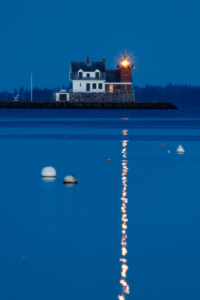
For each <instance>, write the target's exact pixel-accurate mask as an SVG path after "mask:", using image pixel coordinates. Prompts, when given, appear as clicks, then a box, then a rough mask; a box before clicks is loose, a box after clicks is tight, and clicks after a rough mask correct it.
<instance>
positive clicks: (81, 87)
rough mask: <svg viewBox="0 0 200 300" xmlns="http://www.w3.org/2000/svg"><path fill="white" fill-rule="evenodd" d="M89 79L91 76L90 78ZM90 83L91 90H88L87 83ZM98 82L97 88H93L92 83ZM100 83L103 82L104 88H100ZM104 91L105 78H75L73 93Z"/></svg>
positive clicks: (103, 86)
mask: <svg viewBox="0 0 200 300" xmlns="http://www.w3.org/2000/svg"><path fill="white" fill-rule="evenodd" d="M88 79H89V78H88ZM87 83H90V92H88V91H86V84H87ZM93 83H96V87H97V88H96V89H93V88H92V84H93ZM99 83H102V89H99ZM86 92H87V93H104V92H105V81H104V80H88V81H87V80H73V93H86Z"/></svg>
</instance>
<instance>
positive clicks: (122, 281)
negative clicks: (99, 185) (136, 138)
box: [118, 129, 130, 300]
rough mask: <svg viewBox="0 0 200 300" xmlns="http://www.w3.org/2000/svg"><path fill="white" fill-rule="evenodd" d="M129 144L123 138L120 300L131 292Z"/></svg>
mask: <svg viewBox="0 0 200 300" xmlns="http://www.w3.org/2000/svg"><path fill="white" fill-rule="evenodd" d="M127 134H128V130H126V129H125V130H123V135H124V136H125V135H127ZM127 144H128V140H123V141H122V198H121V200H122V206H121V212H122V218H121V220H122V238H121V246H122V247H121V252H122V257H121V258H120V261H121V279H120V284H121V288H122V293H121V295H119V296H118V299H119V300H124V299H125V295H126V294H129V293H130V291H129V285H128V283H127V282H126V280H125V279H126V272H127V271H128V264H127V259H126V255H127V253H128V251H127V234H126V231H127V228H128V225H127V223H128V218H127V203H128V198H127V197H126V196H127V173H128V167H127V164H128V160H127V149H126V147H127Z"/></svg>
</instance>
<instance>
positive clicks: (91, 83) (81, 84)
mask: <svg viewBox="0 0 200 300" xmlns="http://www.w3.org/2000/svg"><path fill="white" fill-rule="evenodd" d="M105 63H106V62H105V58H104V59H103V61H102V62H90V61H89V56H87V61H86V62H71V64H70V71H69V80H70V86H71V88H70V90H71V93H131V85H132V76H131V70H132V69H134V66H133V65H130V61H129V60H128V59H127V58H126V56H124V58H123V59H122V60H121V63H120V65H118V66H117V68H118V69H117V70H106V66H105Z"/></svg>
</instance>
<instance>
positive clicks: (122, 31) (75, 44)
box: [0, 0, 200, 91]
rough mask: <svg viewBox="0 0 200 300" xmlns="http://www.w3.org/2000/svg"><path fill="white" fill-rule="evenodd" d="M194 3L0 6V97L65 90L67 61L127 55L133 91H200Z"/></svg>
mask: <svg viewBox="0 0 200 300" xmlns="http://www.w3.org/2000/svg"><path fill="white" fill-rule="evenodd" d="M199 12H200V2H199V1H194V0H190V1H188V0H187V1H186V0H183V1H174V0H173V1H172V0H168V1H165V0H164V1H157V0H152V1H147V0H135V1H130V0H124V1H114V0H108V1H105V0H102V1H99V2H97V1H91V0H86V1H80V0H77V1H71V2H69V1H61V0H48V1H47V0H34V1H33V0H19V1H16V0H6V1H5V0H0V39H1V47H0V71H1V72H0V91H2V90H5V89H6V90H8V91H12V90H13V88H15V87H16V88H19V87H20V86H21V85H24V87H26V88H29V87H30V73H31V72H32V73H33V84H34V86H36V85H37V86H39V87H41V88H42V87H47V88H53V87H55V86H62V85H63V84H67V83H68V73H69V64H70V61H85V60H86V57H87V55H89V56H90V60H91V61H102V60H103V57H105V58H106V67H107V68H108V69H112V68H116V65H117V63H118V61H117V60H118V59H120V56H121V55H123V54H125V52H126V53H127V54H129V55H131V56H132V59H133V63H134V64H135V66H136V69H135V71H134V72H133V83H134V84H136V85H140V86H144V85H146V84H151V85H165V84H168V83H172V84H192V85H199V83H200V76H199V65H200V40H199V28H200V18H199Z"/></svg>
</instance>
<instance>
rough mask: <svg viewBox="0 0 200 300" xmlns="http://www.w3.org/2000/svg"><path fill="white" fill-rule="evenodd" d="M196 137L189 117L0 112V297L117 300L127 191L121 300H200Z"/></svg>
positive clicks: (195, 119) (188, 113)
mask: <svg viewBox="0 0 200 300" xmlns="http://www.w3.org/2000/svg"><path fill="white" fill-rule="evenodd" d="M64 135H66V138H64ZM199 135H200V110H197V109H193V110H192V109H190V110H174V111H169V110H168V111H159V110H158V111H150V110H149V111H145V110H138V111H137V110H135V111H134V110H132V111H125V110H123V111H120V110H119V111H117V110H11V109H10V110H9V109H8V110H4V109H1V110H0V239H1V246H0V299H2V300H10V299H11V300H36V299H37V300H40V299H48V300H66V299H72V300H79V299H82V300H88V299H89V300H90V299H91V300H94V299H95V300H100V299H105V300H111V299H118V295H122V291H121V285H120V283H119V281H120V280H121V262H120V261H119V259H120V258H122V257H123V256H122V253H121V251H122V250H121V239H122V233H121V230H122V221H121V218H122V212H121V205H122V200H121V198H122V192H125V193H127V194H126V195H125V197H126V199H127V202H128V203H126V214H127V219H128V221H126V222H125V224H126V226H127V229H126V233H127V238H126V242H127V245H126V246H125V247H126V250H127V251H128V252H127V254H126V255H125V256H124V258H126V259H127V262H126V266H128V271H127V272H126V278H124V280H125V281H126V282H127V284H128V285H129V287H130V295H128V294H127V296H126V299H130V300H131V299H135V300H161V299H162V300H169V299H170V300H177V299H182V300H186V299H187V300H188V299H193V300H195V299H198V300H199V299H200V289H199V276H200V137H199ZM162 143H164V144H165V145H164V146H162ZM179 143H180V144H182V146H183V148H184V149H185V151H186V152H185V154H184V155H178V154H176V148H177V146H178V144H179ZM168 150H169V151H170V153H168ZM123 155H125V157H123ZM108 158H110V159H111V161H108V160H107V159H108ZM122 160H123V161H125V165H122V163H123V161H122ZM45 166H53V167H55V169H56V170H57V177H56V180H55V181H52V182H47V181H44V180H43V179H42V178H41V170H42V168H43V167H45ZM123 168H126V170H125V173H124V175H122V171H123V170H122V169H123ZM68 174H75V175H76V177H77V178H78V181H79V183H78V184H77V185H76V186H73V187H67V186H65V185H63V183H62V180H63V178H64V177H65V176H66V175H68ZM124 177H125V179H124ZM125 185H127V186H125Z"/></svg>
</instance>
